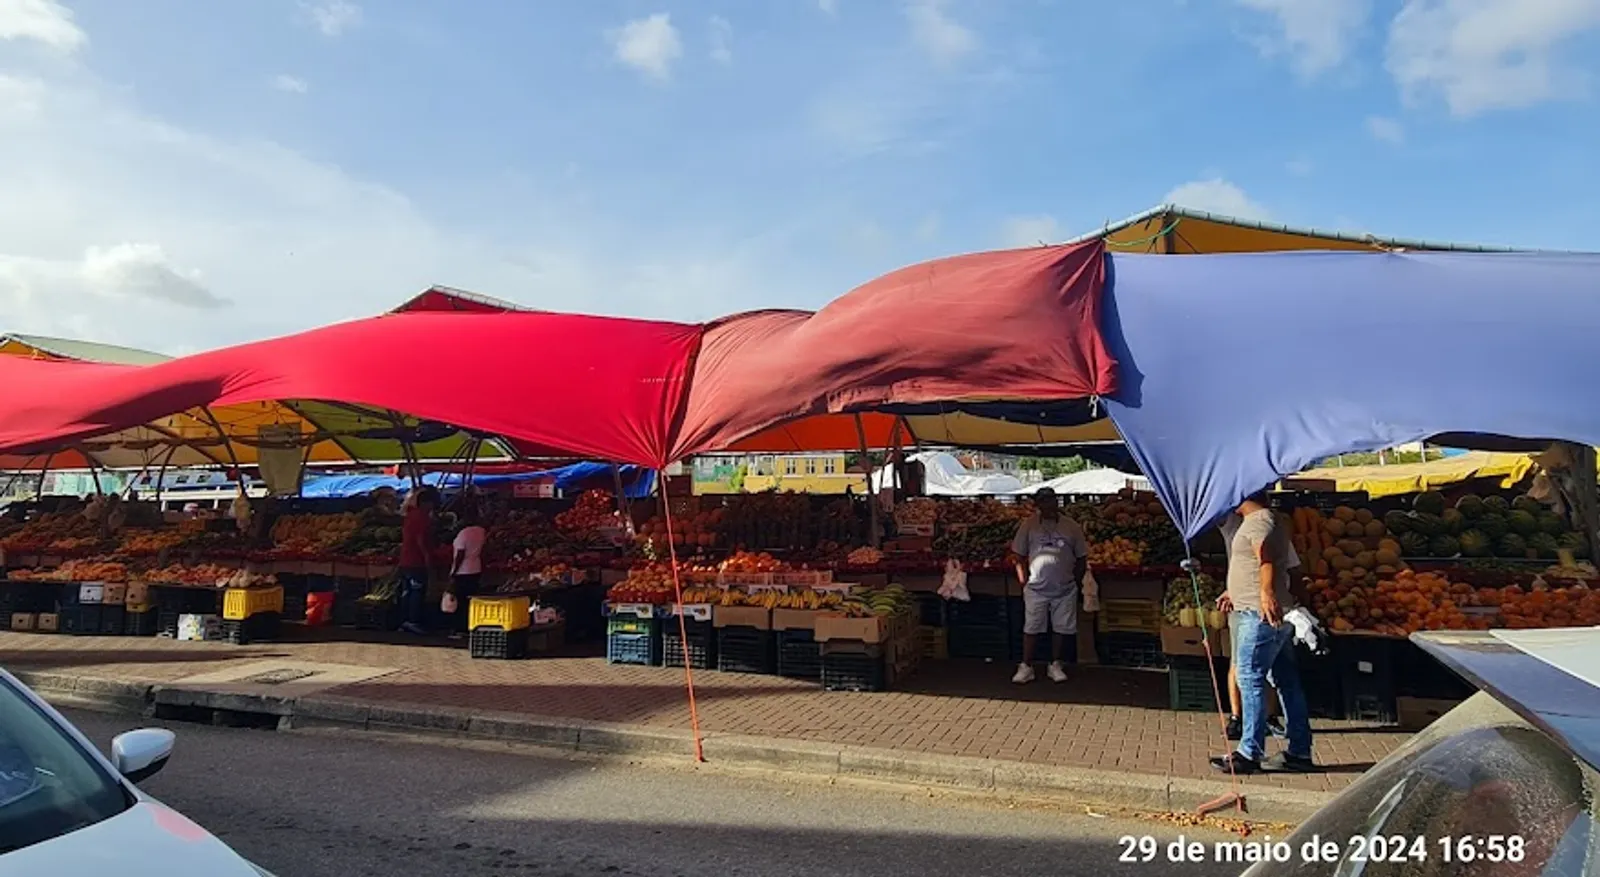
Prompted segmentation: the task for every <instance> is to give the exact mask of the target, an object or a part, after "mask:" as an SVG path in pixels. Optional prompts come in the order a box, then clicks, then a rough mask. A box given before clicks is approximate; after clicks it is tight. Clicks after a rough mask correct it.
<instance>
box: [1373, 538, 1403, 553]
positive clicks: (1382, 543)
mask: <svg viewBox="0 0 1600 877" xmlns="http://www.w3.org/2000/svg"><path fill="white" fill-rule="evenodd" d="M1378 550H1379V551H1388V552H1392V553H1394V554H1399V553H1400V543H1399V542H1396V541H1394V540H1393V539H1379V540H1378Z"/></svg>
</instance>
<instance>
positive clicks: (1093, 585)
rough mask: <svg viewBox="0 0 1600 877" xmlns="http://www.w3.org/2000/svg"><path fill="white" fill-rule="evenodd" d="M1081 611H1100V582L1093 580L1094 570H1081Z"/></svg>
mask: <svg viewBox="0 0 1600 877" xmlns="http://www.w3.org/2000/svg"><path fill="white" fill-rule="evenodd" d="M1082 587H1083V611H1085V612H1099V611H1100V583H1099V582H1097V581H1095V580H1094V570H1092V569H1088V570H1084V571H1083V585H1082Z"/></svg>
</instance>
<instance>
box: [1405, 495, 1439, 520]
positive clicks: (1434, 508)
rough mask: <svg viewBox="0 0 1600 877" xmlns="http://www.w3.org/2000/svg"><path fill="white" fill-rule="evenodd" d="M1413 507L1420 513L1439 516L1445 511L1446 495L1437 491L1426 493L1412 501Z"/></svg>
mask: <svg viewBox="0 0 1600 877" xmlns="http://www.w3.org/2000/svg"><path fill="white" fill-rule="evenodd" d="M1411 507H1412V508H1414V509H1416V510H1417V511H1419V512H1427V513H1428V514H1430V515H1437V514H1439V513H1440V512H1442V511H1444V494H1442V493H1440V492H1439V491H1437V490H1428V491H1424V492H1422V493H1419V494H1417V497H1416V499H1413V500H1412V501H1411Z"/></svg>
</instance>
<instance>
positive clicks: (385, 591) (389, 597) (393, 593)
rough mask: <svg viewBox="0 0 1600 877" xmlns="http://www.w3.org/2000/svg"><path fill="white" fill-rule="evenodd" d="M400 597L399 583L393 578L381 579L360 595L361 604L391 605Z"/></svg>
mask: <svg viewBox="0 0 1600 877" xmlns="http://www.w3.org/2000/svg"><path fill="white" fill-rule="evenodd" d="M399 596H400V582H399V581H398V580H397V579H395V578H394V577H393V576H390V577H388V578H385V579H381V580H380V581H379V582H378V583H377V584H375V585H373V586H372V589H371V590H369V591H367V593H366V594H364V595H362V597H361V600H360V602H362V603H391V602H394V600H395V599H396V598H398V597H399Z"/></svg>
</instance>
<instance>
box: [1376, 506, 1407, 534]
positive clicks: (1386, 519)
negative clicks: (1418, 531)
mask: <svg viewBox="0 0 1600 877" xmlns="http://www.w3.org/2000/svg"><path fill="white" fill-rule="evenodd" d="M1383 523H1384V526H1386V527H1388V528H1389V532H1391V533H1393V534H1395V535H1396V536H1398V535H1400V534H1401V533H1405V532H1407V531H1409V530H1410V529H1411V516H1410V515H1408V514H1406V513H1405V512H1402V511H1400V510H1398V509H1396V510H1395V511H1392V512H1390V513H1388V514H1386V515H1384V516H1383Z"/></svg>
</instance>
